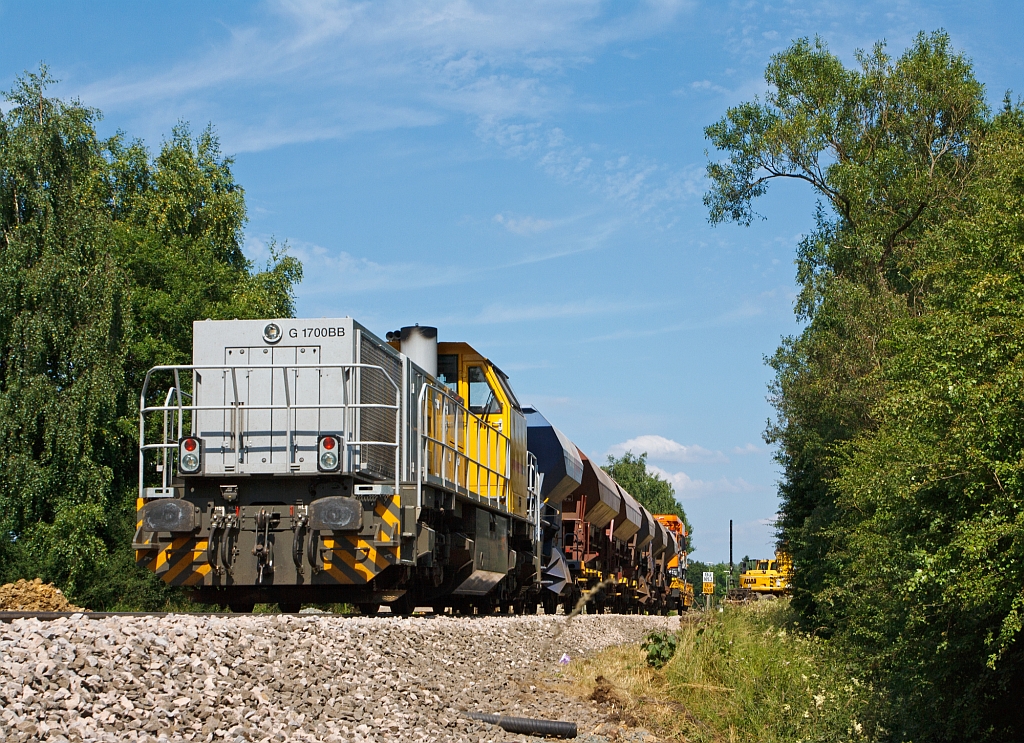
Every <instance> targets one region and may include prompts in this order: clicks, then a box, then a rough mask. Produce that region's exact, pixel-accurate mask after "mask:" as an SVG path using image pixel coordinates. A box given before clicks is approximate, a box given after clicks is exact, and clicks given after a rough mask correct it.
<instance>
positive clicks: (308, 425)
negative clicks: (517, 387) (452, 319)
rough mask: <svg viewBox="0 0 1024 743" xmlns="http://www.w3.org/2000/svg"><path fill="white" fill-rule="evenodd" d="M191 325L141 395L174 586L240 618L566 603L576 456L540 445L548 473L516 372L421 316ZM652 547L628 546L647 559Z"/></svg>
mask: <svg viewBox="0 0 1024 743" xmlns="http://www.w3.org/2000/svg"><path fill="white" fill-rule="evenodd" d="M193 332H194V336H193V363H192V364H190V365H183V366H160V367H155V368H154V369H152V370H150V372H149V373H148V374H147V376H146V379H145V383H144V386H143V389H142V392H141V397H140V409H141V413H140V424H139V440H140V450H139V500H138V517H137V530H136V534H135V537H134V539H133V548H134V550H135V554H136V559H137V560H138V561H139V562H140V563H142V564H144V565H145V566H146V567H147V568H148V569H150V570H152V571H153V572H155V573H156V574H157V575H159V576H160V577H161V578H162V579H163V580H164V581H165V582H167V583H170V584H173V585H180V586H185V587H188V588H189V589H190V591H191V595H192V597H193V599H194V600H196V601H199V602H202V603H210V604H219V605H227V606H230V607H231V608H232V609H233V610H235V611H247V610H251V609H252V607H253V606H254V605H255V604H256V603H258V602H259V603H263V602H265V603H277V604H279V605H280V606H281V608H282V609H283V610H285V611H295V610H297V609H298V608H299V606H300V605H301V604H303V603H324V602H347V603H352V604H355V605H357V606H358V607H360V608H361V609H362V610H363V611H364V612H366V613H373V612H375V611H376V610H377V609H378V608H379V606H380V605H381V604H382V603H387V604H389V605H390V606H391V609H392V611H395V612H398V613H408V612H410V611H412V609H413V608H414V607H415V606H419V605H428V606H433V607H434V608H435V609H438V610H441V609H443V608H444V607H453V608H454V609H455V610H457V611H472V610H476V611H481V612H489V611H493V610H495V609H499V608H500V609H502V610H505V611H509V610H515V611H524V610H526V609H527V608H531V609H533V608H535V607H536V606H537V604H538V603H543V604H546V605H551V603H552V600H551V595H552V594H555V595H557V596H562V597H566V598H572V596H573V581H572V576H570V575H569V574H568V571H569V567H568V563H567V561H566V552H565V547H564V546H563V545H562V540H561V531H562V530H561V528H560V526H553V522H560V511H559V508H558V504H559V502H560V500H561V499H563V498H565V496H566V494H568V493H570V492H576V493H580V492H582V490H585V485H584V484H583V480H584V478H583V477H582V470H579V471H577V469H576V468H575V467H574V466H572V465H571V464H570V466H568V467H566V466H565V463H567V462H569V463H571V462H573V461H575V462H577V463H578V462H579V461H580V457H579V452H578V451H577V450H576V448H575V446H574V445H573V444H572V443H571V442H569V441H568V439H566V438H565V437H564V436H563V435H561V434H560V433H559V434H558V436H557V437H554V438H551V437H547V438H545V437H544V436H540V437H537V436H534V437H533V438H534V439H536V440H537V441H538V442H541V441H543V442H545V443H544V444H543V445H544V446H545V447H547V448H550V446H554V447H555V449H556V450H557V451H556V450H552V451H547V448H545V450H544V451H542V452H541V455H542V459H543V460H544V461H550V462H553V463H554V464H553V465H552V466H547V467H546V468H542V469H545V471H538V468H537V458H536V457H535V453H536V452H535V453H531V451H529V450H528V439H530V436H529V435H528V430H534V429H529V427H528V422H527V415H526V414H525V413H524V410H523V408H522V407H521V406H520V404H519V402H518V400H517V399H516V397H515V394H514V393H513V391H512V388H511V386H510V384H509V382H508V378H507V377H506V376H505V375H504V374H503V373H502V372H501V370H500V369H498V368H497V367H496V366H495V365H494V364H492V363H490V362H489V361H488V360H487V359H486V358H485V357H484V356H482V355H481V354H479V353H477V351H476V350H474V349H473V348H472V347H471V346H469V345H468V344H465V343H438V342H437V331H436V330H435V329H434V328H428V327H420V326H411V327H406V328H402V329H401V330H400V331H396V332H394V333H388V334H387V336H386V339H381V338H379V337H377V336H376V335H374V334H373V333H371V332H370V331H369V330H367V329H366V328H365V327H363V326H362V325H360V324H359V323H358V322H355V321H354V320H352V319H351V318H339V319H321V320H300V319H277V320H226V321H211V320H207V321H205V322H197V323H195V324H194V327H193ZM540 420H541V421H543V423H544V425H545V426H547V425H549V424H547V422H546V421H544V420H543V418H540ZM537 430H539V429H537ZM534 432H535V433H536V430H535V431H534ZM551 441H554V442H555V443H554V444H553V445H552V444H551V443H550V442H551ZM549 494H553V495H554V497H553V498H550V499H549V498H548V495H549ZM548 500H550V502H549V503H547V504H545V501H548ZM645 513H646V512H645ZM648 517H649V514H648ZM607 534H608V538H609V539H612V534H613V530H612V531H608V532H607ZM634 541H635V540H634ZM634 546H636V545H634ZM671 546H672V547H673V548H674V544H673V545H671ZM668 547H670V545H668V544H667V543H663V547H662V548H661V552H665V551H666V549H667V548H668ZM620 551H621V550H620ZM673 551H674V549H673ZM631 554H632V553H631ZM659 554H660V553H659ZM658 558H659V556H656V555H654V554H652V552H651V550H650V549H648V550H647V552H644V553H643V555H641V554H640V548H639V546H636V555H635V559H636V560H637V561H645V564H647V565H649V566H651V570H655V569H656V566H657V565H658V564H659V563H658ZM663 562H664V559H661V563H663Z"/></svg>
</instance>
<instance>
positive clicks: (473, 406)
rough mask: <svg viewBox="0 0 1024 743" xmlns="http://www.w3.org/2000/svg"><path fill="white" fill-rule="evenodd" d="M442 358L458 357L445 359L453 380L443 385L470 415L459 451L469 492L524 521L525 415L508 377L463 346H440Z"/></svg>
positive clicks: (445, 344) (525, 504)
mask: <svg viewBox="0 0 1024 743" xmlns="http://www.w3.org/2000/svg"><path fill="white" fill-rule="evenodd" d="M443 357H448V359H450V360H452V361H454V359H452V357H455V359H457V361H455V363H454V364H452V363H451V361H449V364H450V365H451V366H452V367H455V368H457V370H458V371H457V378H456V379H445V380H444V381H445V383H446V384H447V385H448V387H449V389H451V390H452V392H453V393H454V394H455V395H457V396H458V398H459V400H460V401H461V402H462V404H463V405H465V407H466V408H467V409H468V410H469V412H470V415H469V416H467V425H466V426H465V430H466V437H465V442H464V447H463V448H461V449H460V450H461V451H462V452H463V453H464V454H465V456H466V459H467V462H466V469H467V473H466V481H467V483H468V488H469V490H470V491H471V492H475V493H477V494H478V495H480V496H482V497H486V498H490V499H497V500H498V501H499V502H500V503H501V504H502V506H503V507H504V508H505V509H507V510H508V511H510V512H512V513H515V514H517V515H520V516H524V517H525V516H526V515H527V508H528V504H527V465H526V462H527V450H526V416H524V415H523V412H522V409H521V408H520V406H519V403H518V401H517V400H516V399H515V397H514V394H513V392H512V390H511V386H510V385H509V384H508V380H507V378H506V377H505V376H504V375H503V374H502V373H501V371H500V370H499V369H498V368H497V367H496V366H494V364H492V363H491V362H490V361H488V360H487V359H486V358H484V357H483V356H481V355H480V354H479V353H477V352H476V350H474V349H473V347H472V346H470V345H469V344H468V343H439V344H438V358H439V359H442V358H443Z"/></svg>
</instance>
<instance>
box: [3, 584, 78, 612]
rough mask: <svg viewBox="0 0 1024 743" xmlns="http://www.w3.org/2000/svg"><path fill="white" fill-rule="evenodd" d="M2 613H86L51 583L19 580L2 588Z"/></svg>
mask: <svg viewBox="0 0 1024 743" xmlns="http://www.w3.org/2000/svg"><path fill="white" fill-rule="evenodd" d="M0 611H85V610H84V609H81V608H79V607H77V606H75V605H74V604H72V603H71V602H70V601H68V600H67V597H66V596H65V595H64V594H63V593H61V592H60V589H59V588H57V587H56V586H54V585H52V584H50V583H43V582H42V581H41V580H40V579H39V578H36V579H35V580H31V581H30V580H24V579H22V580H19V581H18V582H17V583H8V584H7V585H4V586H0Z"/></svg>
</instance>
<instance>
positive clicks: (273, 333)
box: [263, 322, 281, 343]
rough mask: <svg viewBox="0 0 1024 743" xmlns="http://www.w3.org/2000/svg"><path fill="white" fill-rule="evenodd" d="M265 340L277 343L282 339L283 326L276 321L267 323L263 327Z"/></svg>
mask: <svg viewBox="0 0 1024 743" xmlns="http://www.w3.org/2000/svg"><path fill="white" fill-rule="evenodd" d="M263 340H265V341H266V342H267V343H277V342H278V341H279V340H281V326H280V325H278V324H277V323H276V322H270V323H267V325H266V327H264V328H263Z"/></svg>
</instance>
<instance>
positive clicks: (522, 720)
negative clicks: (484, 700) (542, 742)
mask: <svg viewBox="0 0 1024 743" xmlns="http://www.w3.org/2000/svg"><path fill="white" fill-rule="evenodd" d="M466 716H467V717H469V718H471V719H473V720H480V721H481V722H489V723H491V724H492V725H497V726H498V727H500V728H502V729H504V730H507V731H508V732H510V733H525V734H526V735H543V736H546V737H549V738H575V737H576V723H575V722H562V721H560V720H532V719H530V718H529V717H505V716H504V715H489V714H487V713H485V712H467V713H466Z"/></svg>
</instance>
